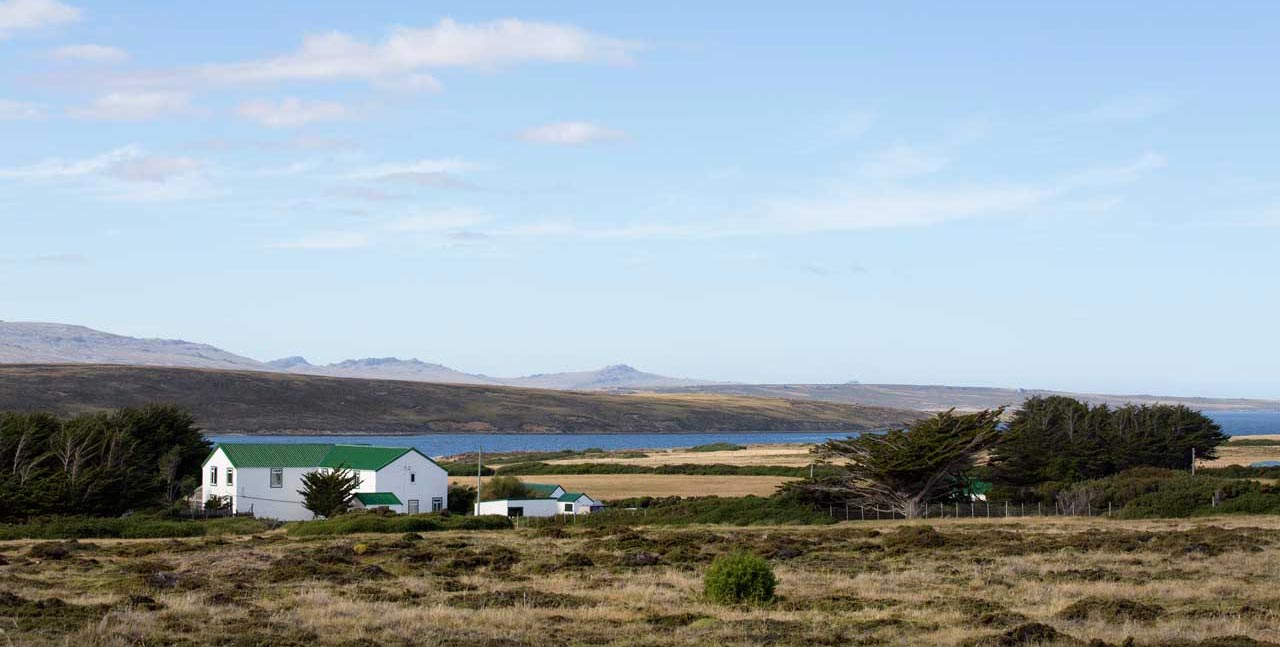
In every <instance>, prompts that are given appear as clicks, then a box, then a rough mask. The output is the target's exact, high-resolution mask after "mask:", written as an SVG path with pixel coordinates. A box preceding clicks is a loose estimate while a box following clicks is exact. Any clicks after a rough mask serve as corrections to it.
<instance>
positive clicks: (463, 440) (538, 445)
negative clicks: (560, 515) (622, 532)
mask: <svg viewBox="0 0 1280 647" xmlns="http://www.w3.org/2000/svg"><path fill="white" fill-rule="evenodd" d="M848 435H849V434H848V432H839V431H833V432H806V433H772V432H764V433H732V434H425V435H422V436H216V435H215V436H210V437H209V438H210V439H211V440H213V441H214V442H229V443H236V442H239V443H245V442H273V443H363V444H367V445H390V446H392V447H403V446H406V445H412V446H413V447H416V448H417V449H418V450H419V451H421V452H422V453H424V454H426V455H428V456H451V455H453V454H463V453H466V452H474V451H475V450H476V448H477V447H479V446H483V447H484V451H486V452H513V451H557V450H561V449H587V448H590V447H598V448H600V449H659V448H663V447H692V446H694V445H705V444H707V443H738V444H743V445H745V444H747V443H819V442H822V441H824V440H826V439H828V438H841V437H844V436H848Z"/></svg>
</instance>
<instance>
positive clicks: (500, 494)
mask: <svg viewBox="0 0 1280 647" xmlns="http://www.w3.org/2000/svg"><path fill="white" fill-rule="evenodd" d="M531 495H532V493H531V492H530V491H529V488H528V487H527V486H526V485H525V484H524V481H521V480H520V479H518V478H516V477H514V476H494V477H492V478H490V479H489V480H488V481H485V483H484V485H483V486H481V489H480V500H481V501H498V500H501V499H527V498H529V497H530V496H531Z"/></svg>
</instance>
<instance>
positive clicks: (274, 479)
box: [271, 467, 284, 487]
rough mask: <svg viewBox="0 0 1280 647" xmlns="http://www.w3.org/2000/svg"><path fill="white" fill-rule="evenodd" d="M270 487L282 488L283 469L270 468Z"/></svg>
mask: <svg viewBox="0 0 1280 647" xmlns="http://www.w3.org/2000/svg"><path fill="white" fill-rule="evenodd" d="M271 487H284V468H283V467H273V468H271Z"/></svg>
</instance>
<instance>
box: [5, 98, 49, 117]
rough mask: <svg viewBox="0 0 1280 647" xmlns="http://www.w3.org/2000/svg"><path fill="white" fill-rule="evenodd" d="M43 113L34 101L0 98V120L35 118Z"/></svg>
mask: <svg viewBox="0 0 1280 647" xmlns="http://www.w3.org/2000/svg"><path fill="white" fill-rule="evenodd" d="M42 114H44V111H42V110H41V109H40V106H37V105H36V104H34V103H27V102H25V101H11V100H8V99H0V121H6V120H12V119H35V118H36V117H39V116H41V115H42Z"/></svg>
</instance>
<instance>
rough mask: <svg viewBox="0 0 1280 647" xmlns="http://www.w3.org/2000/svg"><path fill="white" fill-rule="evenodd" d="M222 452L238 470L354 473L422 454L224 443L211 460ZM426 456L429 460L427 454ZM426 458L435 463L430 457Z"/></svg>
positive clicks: (355, 447) (405, 449) (384, 449)
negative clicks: (343, 469) (345, 470)
mask: <svg viewBox="0 0 1280 647" xmlns="http://www.w3.org/2000/svg"><path fill="white" fill-rule="evenodd" d="M219 449H221V450H222V451H223V452H225V453H226V455H227V459H228V460H230V461H231V464H232V465H234V466H236V467H338V466H343V467H347V468H350V469H353V470H379V469H382V468H383V467H386V466H387V465H388V464H389V463H391V461H394V460H396V459H397V458H400V457H401V456H404V455H405V454H407V453H409V452H418V450H416V449H414V448H412V447H373V446H370V445H331V444H319V443H223V444H220V445H218V446H216V447H214V448H213V452H211V453H210V454H209V458H213V454H214V453H216V452H217V451H218V450H219ZM418 453H419V454H422V452H418ZM422 455H423V456H424V457H426V455H425V454H422ZM426 458H427V460H431V458H430V457H426ZM205 462H206V463H207V462H209V459H208V458H206V459H205ZM432 462H433V463H434V462H435V461H432Z"/></svg>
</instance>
